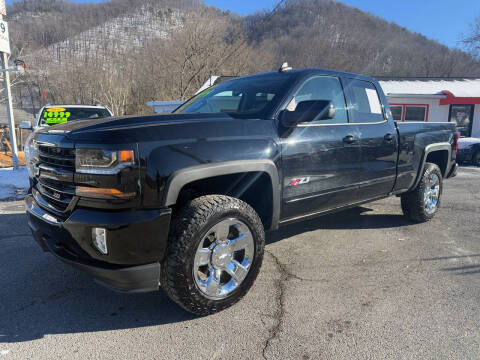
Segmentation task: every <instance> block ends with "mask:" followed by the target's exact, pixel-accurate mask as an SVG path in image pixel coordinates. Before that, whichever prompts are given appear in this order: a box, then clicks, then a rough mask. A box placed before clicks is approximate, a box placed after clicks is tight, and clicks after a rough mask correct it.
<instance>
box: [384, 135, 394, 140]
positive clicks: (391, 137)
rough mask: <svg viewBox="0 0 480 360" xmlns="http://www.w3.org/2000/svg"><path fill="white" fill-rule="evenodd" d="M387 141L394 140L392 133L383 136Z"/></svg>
mask: <svg viewBox="0 0 480 360" xmlns="http://www.w3.org/2000/svg"><path fill="white" fill-rule="evenodd" d="M383 138H384V139H385V140H386V141H392V140H393V135H392V134H387V135H385V136H384V137H383Z"/></svg>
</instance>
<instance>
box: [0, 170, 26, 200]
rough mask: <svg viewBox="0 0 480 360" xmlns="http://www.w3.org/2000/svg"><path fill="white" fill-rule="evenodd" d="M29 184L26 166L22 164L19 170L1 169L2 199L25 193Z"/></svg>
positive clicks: (0, 186)
mask: <svg viewBox="0 0 480 360" xmlns="http://www.w3.org/2000/svg"><path fill="white" fill-rule="evenodd" d="M29 186H30V184H29V181H28V171H27V167H26V166H20V167H19V168H18V170H13V168H1V169H0V200H5V199H11V198H15V197H16V195H17V194H19V193H25V191H26V190H27V189H28V187H29Z"/></svg>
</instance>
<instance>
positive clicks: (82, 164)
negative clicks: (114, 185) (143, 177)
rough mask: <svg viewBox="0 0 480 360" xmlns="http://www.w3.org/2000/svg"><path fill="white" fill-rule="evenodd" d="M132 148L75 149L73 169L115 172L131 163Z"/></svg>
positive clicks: (87, 172) (78, 170) (83, 171)
mask: <svg viewBox="0 0 480 360" xmlns="http://www.w3.org/2000/svg"><path fill="white" fill-rule="evenodd" d="M134 161H135V156H134V153H133V150H118V151H116V150H99V149H77V150H76V155H75V171H76V172H79V173H84V174H116V173H118V172H119V171H120V170H122V169H123V168H125V167H127V166H129V165H133V163H134Z"/></svg>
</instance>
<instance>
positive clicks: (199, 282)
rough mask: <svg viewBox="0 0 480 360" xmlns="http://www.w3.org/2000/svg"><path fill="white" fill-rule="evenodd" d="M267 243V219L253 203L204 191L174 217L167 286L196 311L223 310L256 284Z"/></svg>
mask: <svg viewBox="0 0 480 360" xmlns="http://www.w3.org/2000/svg"><path fill="white" fill-rule="evenodd" d="M264 246H265V234H264V229H263V225H262V222H261V220H260V218H259V216H258V215H257V213H256V212H255V210H253V208H252V207H251V206H250V205H248V204H246V203H245V202H243V201H241V200H239V199H236V198H232V197H228V196H223V195H208V196H201V197H199V198H196V199H194V200H191V201H189V202H188V203H187V204H186V205H185V206H184V207H183V208H182V209H181V210H180V212H179V213H178V214H177V215H176V217H175V218H174V220H173V222H172V225H171V230H170V236H169V245H168V250H167V255H166V257H165V259H164V261H163V263H162V267H161V275H160V276H161V278H160V279H161V286H162V288H163V289H164V291H165V292H166V293H167V295H168V296H169V297H170V298H171V299H172V300H173V301H175V302H176V303H177V304H179V305H180V306H181V307H183V308H184V309H185V310H187V311H189V312H191V313H194V314H197V315H208V314H212V313H215V312H218V311H221V310H223V309H225V308H227V307H230V306H232V305H233V304H235V303H236V302H237V301H239V300H240V299H241V298H242V297H243V296H244V295H245V294H246V293H247V292H248V290H249V289H250V287H251V286H252V285H253V282H254V281H255V279H256V277H257V275H258V272H259V270H260V267H261V264H262V260H263V252H264Z"/></svg>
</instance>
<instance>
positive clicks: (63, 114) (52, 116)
mask: <svg viewBox="0 0 480 360" xmlns="http://www.w3.org/2000/svg"><path fill="white" fill-rule="evenodd" d="M69 117H70V112H69V111H65V109H63V108H51V109H47V111H45V112H44V113H43V118H44V119H45V122H46V123H47V124H49V125H55V124H63V123H66V122H67V121H68V118H69Z"/></svg>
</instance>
